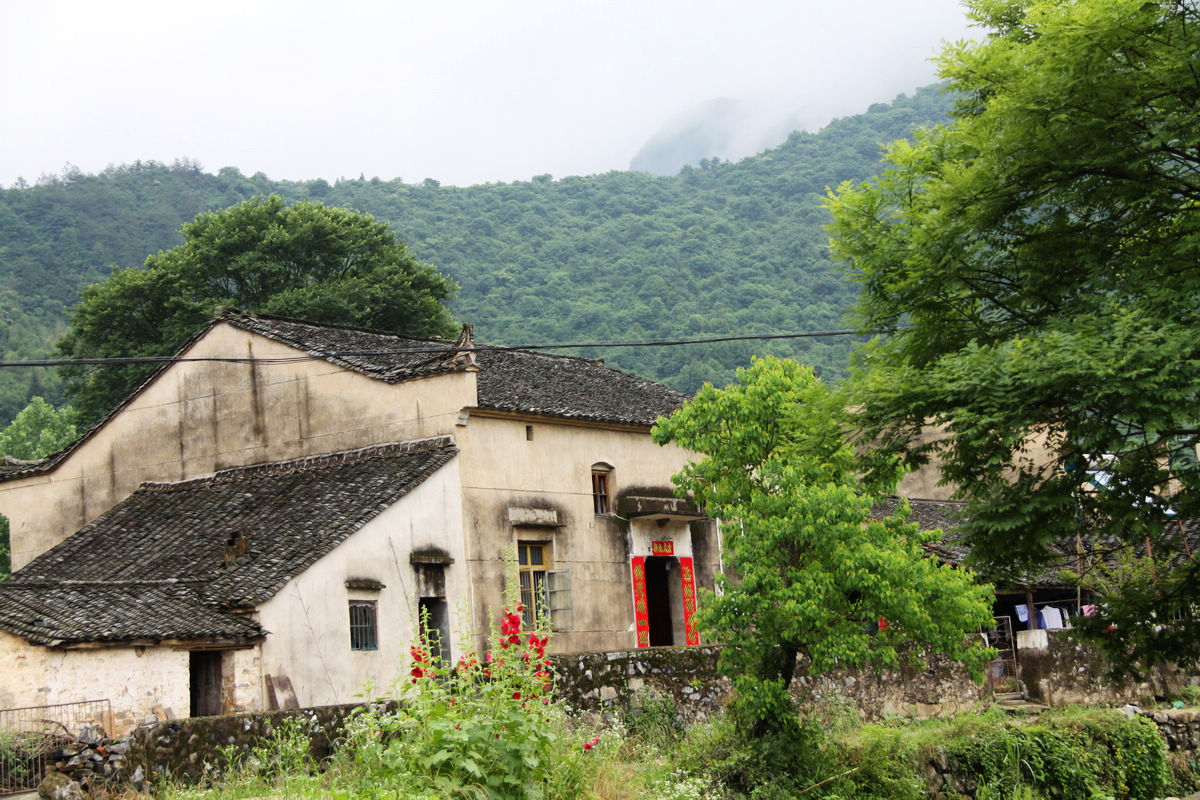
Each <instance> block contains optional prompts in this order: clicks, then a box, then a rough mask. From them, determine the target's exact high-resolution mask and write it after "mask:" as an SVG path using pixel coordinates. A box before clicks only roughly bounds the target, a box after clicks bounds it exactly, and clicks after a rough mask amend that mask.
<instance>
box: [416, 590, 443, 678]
mask: <svg viewBox="0 0 1200 800" xmlns="http://www.w3.org/2000/svg"><path fill="white" fill-rule="evenodd" d="M418 602H419V606H418V612H419V613H420V615H421V620H420V621H421V624H420V631H421V638H422V639H424V640H425V642H426V643H428V645H429V650H430V653H431V655H432V656H433V658H434V660H435V661H440V662H441V663H442V665H443V666H449V664H450V613H449V610H448V609H447V608H446V598H444V597H422V598H421V599H420V600H419V601H418Z"/></svg>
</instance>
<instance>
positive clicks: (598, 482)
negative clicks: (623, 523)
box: [592, 464, 612, 514]
mask: <svg viewBox="0 0 1200 800" xmlns="http://www.w3.org/2000/svg"><path fill="white" fill-rule="evenodd" d="M611 477H612V469H611V468H610V467H605V466H601V465H599V464H597V465H596V466H593V467H592V507H593V508H594V509H595V511H596V513H597V514H607V513H609V511H610V510H612V503H611V502H610V501H609V490H610V488H611V486H610V484H611V481H610V478H611Z"/></svg>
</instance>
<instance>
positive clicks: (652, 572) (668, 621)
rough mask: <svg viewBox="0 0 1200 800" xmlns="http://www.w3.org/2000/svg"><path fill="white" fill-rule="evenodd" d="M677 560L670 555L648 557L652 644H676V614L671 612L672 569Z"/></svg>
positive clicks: (647, 571)
mask: <svg viewBox="0 0 1200 800" xmlns="http://www.w3.org/2000/svg"><path fill="white" fill-rule="evenodd" d="M675 565H676V561H675V559H674V558H670V557H668V556H649V557H648V558H647V559H646V616H647V617H648V618H649V623H650V646H651V647H659V646H667V647H669V646H671V645H673V644H675V631H674V627H675V625H674V615H673V614H672V613H671V570H672V569H674V568H675Z"/></svg>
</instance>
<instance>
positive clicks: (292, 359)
mask: <svg viewBox="0 0 1200 800" xmlns="http://www.w3.org/2000/svg"><path fill="white" fill-rule="evenodd" d="M861 335H864V334H863V333H862V331H855V330H832V331H801V332H799V333H761V334H749V335H745V336H714V337H710V338H703V339H653V340H649V341H643V342H576V343H574V344H523V345H471V346H465V347H456V346H455V345H454V343H453V342H449V343H447V344H445V345H437V346H433V345H431V346H428V347H405V348H401V349H395V350H331V351H328V352H320V353H312V354H305V355H302V356H284V357H278V358H259V357H255V356H199V357H184V358H179V357H176V356H130V357H124V358H75V359H70V358H54V359H41V360H37V361H0V369H4V368H11V367H64V366H81V367H86V366H116V365H122V364H166V363H183V362H188V361H216V362H221V363H227V364H296V363H300V362H303V361H319V360H323V359H327V358H340V359H343V360H345V359H352V358H366V357H372V356H398V355H406V356H407V355H423V354H429V355H436V354H442V353H448V352H451V351H453V352H456V353H489V352H492V353H494V352H508V351H512V350H570V349H574V348H577V347H592V348H612V347H678V346H681V345H689V344H714V343H717V342H744V341H766V340H772V339H812V338H817V337H821V336H861Z"/></svg>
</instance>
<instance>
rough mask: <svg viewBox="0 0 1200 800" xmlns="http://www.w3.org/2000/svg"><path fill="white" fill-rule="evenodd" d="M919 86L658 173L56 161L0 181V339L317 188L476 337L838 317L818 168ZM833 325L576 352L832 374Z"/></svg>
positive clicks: (21, 342)
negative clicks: (52, 173) (402, 255)
mask: <svg viewBox="0 0 1200 800" xmlns="http://www.w3.org/2000/svg"><path fill="white" fill-rule="evenodd" d="M949 106H950V99H949V98H948V97H946V96H944V95H943V94H941V93H940V92H939V91H938V90H937V89H936V88H932V87H927V88H925V89H922V90H919V91H917V92H916V93H915V95H913V96H911V97H908V96H903V95H902V96H900V97H899V98H897V99H896V100H895V101H893V102H892V103H891V104H877V105H874V106H872V107H871V108H870V110H869V111H867V112H866V113H864V114H860V115H857V116H853V117H847V118H843V119H840V120H836V121H834V122H833V123H831V124H830V125H829V126H827V127H826V128H824V129H823V130H821V131H820V132H819V133H804V132H797V133H793V134H792V135H791V136H790V137H789V138H788V140H787V141H786V142H785V143H783V144H782V145H780V146H779V147H776V148H774V149H772V150H768V151H766V152H764V153H761V154H759V155H757V156H753V157H751V158H746V159H743V160H742V161H739V162H736V163H722V162H718V161H717V160H715V159H710V160H707V161H704V162H702V163H701V166H700V167H699V168H692V167H685V168H684V169H683V170H682V171H680V172H679V173H678V174H677V175H672V176H653V175H649V174H646V173H640V172H610V173H608V174H604V175H596V176H590V177H570V178H563V179H561V180H555V179H553V178H552V177H551V176H549V175H543V176H538V177H535V178H534V179H533V180H531V181H528V182H517V183H507V184H486V185H480V186H471V187H463V188H458V187H448V186H440V185H438V184H437V182H436V181H431V180H426V181H425V182H424V183H421V184H415V185H414V184H408V183H404V182H403V181H402V180H401V179H399V178H397V179H395V180H390V181H384V180H380V179H379V178H372V179H369V180H368V179H364V178H359V179H357V180H341V181H338V182H336V183H334V184H330V183H329V182H327V181H324V180H313V181H301V182H295V181H272V180H270V179H268V178H267V177H266V176H265V175H262V174H261V173H259V174H256V175H254V176H252V177H246V176H244V175H242V174H241V173H240V172H239V171H238V170H237V169H234V168H228V167H227V168H224V169H222V170H220V171H219V172H218V173H217V174H216V175H211V174H207V173H205V172H203V171H202V169H201V168H200V166H199V165H197V164H193V163H189V162H186V161H182V162H176V163H175V164H173V165H170V166H167V165H163V164H157V163H136V164H132V165H124V166H120V167H112V168H109V169H107V170H105V171H104V172H102V173H100V174H97V175H89V174H83V173H80V172H78V171H74V170H68V171H67V172H66V173H65V174H63V175H60V176H56V177H52V178H45V179H42V180H41V181H39V182H38V183H37V185H34V186H28V187H26V186H20V187H13V188H9V189H6V190H2V191H0V314H2V315H3V316H2V319H3V325H2V326H0V350H2V352H3V356H4V358H6V359H16V358H29V357H38V356H46V355H49V354H50V352H51V348H52V344H53V342H54V340H55V339H56V338H57V337H58V336H59V335H61V333H62V332H63V330H64V329H65V325H66V319H67V317H68V314H69V312H70V309H71V308H72V306H73V305H74V303H75V302H76V300H77V292H78V290H79V289H80V287H82V286H84V285H86V284H88V283H92V282H95V281H97V280H101V279H103V278H104V277H106V276H107V274H108V271H109V269H110V267H111V266H114V265H117V266H135V265H139V264H141V263H142V261H143V260H144V258H145V257H146V255H147V254H148V253H151V252H156V251H158V250H160V249H164V248H167V247H172V246H174V245H176V244H178V243H179V241H180V239H179V236H178V229H179V226H180V225H181V224H182V223H183V222H186V221H189V220H191V219H192V218H193V217H194V216H195V215H196V214H197V213H199V212H201V211H206V210H212V209H217V208H222V207H225V206H228V205H231V204H233V203H236V202H239V201H241V200H244V199H246V198H249V197H252V196H254V195H256V194H266V193H272V192H274V193H278V194H280V195H282V196H283V197H285V198H288V199H306V200H320V201H321V202H324V203H326V204H329V205H338V206H346V207H349V208H353V209H356V210H360V211H365V212H368V213H371V214H374V215H376V216H377V217H379V218H380V219H383V220H386V221H389V222H391V223H392V224H393V226H394V227H395V230H396V231H397V233H398V234H399V236H400V237H401V238H402V239H403V240H405V241H406V242H407V243H408V245H409V248H410V249H411V250H412V251H413V252H414V253H415V254H416V255H417V257H418V258H419V259H420V260H422V261H425V262H426V263H429V264H432V265H434V266H436V267H437V268H439V269H440V270H442V271H443V272H445V273H447V274H449V275H451V276H452V277H453V278H454V279H455V280H457V281H458V282H459V284H461V287H462V288H461V291H460V292H459V294H458V297H457V299H456V300H455V301H454V302H453V304H452V311H453V312H454V314H455V315H456V317H457V318H459V319H460V320H463V321H470V322H473V323H474V324H475V329H476V335H477V337H478V339H479V340H480V341H486V342H490V343H499V344H537V343H550V342H576V341H606V340H621V341H630V340H643V339H663V338H677V337H706V336H720V335H731V334H746V333H776V332H789V331H799V330H808V329H828V328H837V327H843V326H844V324H845V323H844V320H843V318H842V315H843V313H844V310H845V309H846V308H847V307H848V306H849V304H850V302H851V300H852V292H853V289H852V287H851V286H850V285H849V284H848V283H847V282H846V281H845V280H844V279H843V278H842V277H841V276H839V275H838V274H837V273H836V272H835V271H834V270H833V268H832V266H831V264H830V262H829V259H828V253H827V250H826V244H825V242H826V235H825V232H824V230H823V227H822V226H823V225H824V224H825V222H826V220H827V215H826V212H825V211H824V210H823V208H822V205H821V203H822V197H823V195H824V192H825V188H826V187H827V186H834V185H837V184H838V183H840V182H841V181H843V180H846V179H857V180H861V179H863V178H865V177H868V176H869V175H871V174H873V173H874V172H875V171H876V169H877V164H878V158H879V152H880V150H879V143H880V142H885V141H890V140H892V139H896V138H899V137H903V136H907V135H909V133H910V132H911V131H912V130H913V128H915V127H917V126H920V125H926V124H932V123H937V122H940V121H943V120H944V119H946V117H947V114H948V111H949ZM850 346H851V343H850V342H849V341H848V340H847V339H845V338H837V339H801V340H794V341H777V342H773V343H762V342H737V343H721V344H711V345H692V346H687V347H668V348H642V349H636V348H626V349H620V348H618V349H613V350H608V349H606V350H595V349H585V350H584V351H582V352H583V354H584V355H592V356H600V357H603V358H604V359H605V360H606V361H607V362H608V363H610V364H612V365H615V366H619V367H622V368H624V369H629V370H632V371H634V372H637V373H639V374H642V375H645V376H647V377H651V378H656V379H659V380H663V381H666V382H668V383H671V384H672V385H674V386H677V387H678V388H681V389H684V390H687V391H693V390H695V389H696V388H697V387H698V386H699V385H700V383H701V382H703V381H704V380H712V381H713V382H715V383H722V382H725V381H727V380H728V379H729V378H730V376H731V375H732V369H733V368H734V367H736V366H737V365H739V364H743V363H745V362H746V361H748V359H749V357H750V355H751V354H754V353H765V352H771V353H775V354H779V355H790V356H796V357H798V358H801V359H804V360H806V361H809V362H812V363H814V364H816V365H817V366H818V367H819V368H820V370H821V371H822V372H823V373H824V374H825V375H827V376H829V377H834V378H836V377H838V376H839V375H841V374H843V373H844V369H845V360H846V355H847V353H848V351H849V348H850ZM56 387H57V381H56V379H55V378H54V376H53V375H51V374H49V373H48V372H47V371H45V370H25V369H23V370H6V371H4V372H3V373H0V420H5V421H6V420H8V419H10V418H11V417H12V416H13V415H15V413H16V412H17V411H18V410H20V408H21V407H23V406H24V404H25V403H26V402H27V400H28V398H29V397H30V396H31V395H33V394H44V395H47V396H48V397H51V398H54V397H55V393H56V391H57V388H56Z"/></svg>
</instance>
